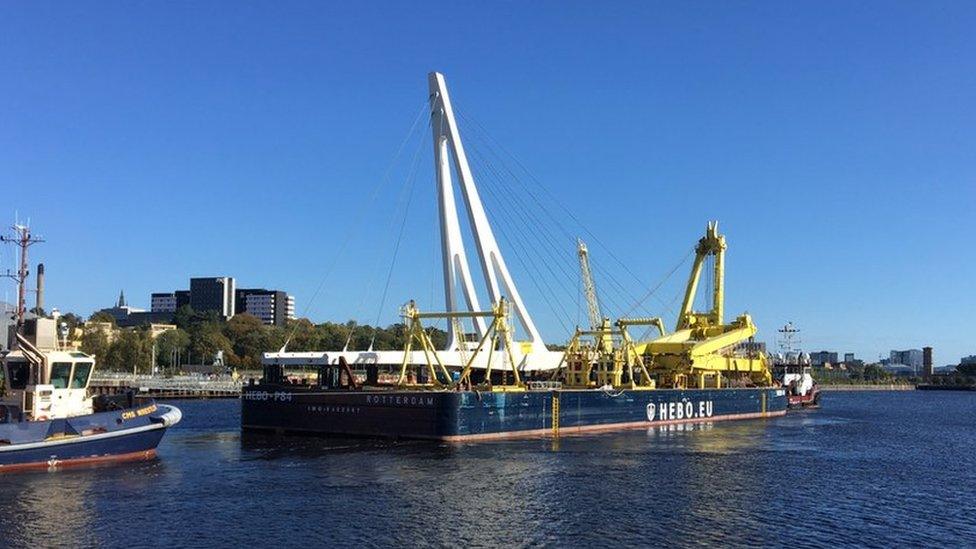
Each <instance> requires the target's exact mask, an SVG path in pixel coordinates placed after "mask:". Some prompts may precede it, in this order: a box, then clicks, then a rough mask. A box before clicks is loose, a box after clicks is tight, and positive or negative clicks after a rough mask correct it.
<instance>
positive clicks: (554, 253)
mask: <svg viewBox="0 0 976 549" xmlns="http://www.w3.org/2000/svg"><path fill="white" fill-rule="evenodd" d="M472 151H474V152H475V157H476V158H477V157H478V156H479V153H477V149H472ZM488 180H489V181H490V179H488ZM486 188H487V189H488V190H489V192H490V193H491V194H490V196H491V197H492V198H493V199H494V200H496V201H497V202H499V203H502V200H501V199H500V198H499V195H500V194H502V193H504V192H505V191H504V190H496V189H494V188H493V187H492V186H491V185H488V186H486ZM507 194H509V195H512V194H513V193H511V192H508V193H507ZM515 196H517V195H515ZM515 204H516V205H517V207H518V209H519V210H521V211H516V208H511V210H512V213H513V214H514V215H516V216H518V215H521V216H522V217H524V218H528V219H530V220H532V219H534V218H533V216H532V213H531V211H525V205H524V204H521V203H518V202H517V201H516V202H515ZM498 210H499V211H506V210H507V209H506V208H499V209H498ZM523 224H524V223H519V222H512V223H502V224H501V225H500V226H501V227H503V228H504V227H506V226H507V225H511V226H512V227H514V228H515V230H517V231H518V232H519V236H520V237H521V238H520V242H519V243H518V244H521V245H518V244H516V243H511V242H510V243H509V246H510V247H512V248H513V250H514V251H516V252H517V253H520V260H521V261H522V263H523V265H525V264H532V265H535V264H536V263H538V262H530V261H528V260H526V259H525V255H523V254H521V252H519V248H524V249H531V248H530V243H532V242H533V240H534V239H532V238H531V237H529V236H527V235H526V231H527V230H528V229H526V228H525V227H523ZM538 233H539V234H542V235H543V236H545V237H546V239H547V240H548V241H549V245H548V246H545V245H544V246H543V247H542V252H543V253H535V254H534V255H535V256H538V257H542V258H543V261H541V263H542V264H543V265H544V266H545V267H546V269H547V270H548V271H549V273H550V275H551V277H550V278H552V279H555V280H560V281H564V283H562V284H560V285H559V287H560V288H561V289H562V291H563V292H564V293H565V295H566V297H568V298H569V301H570V302H572V300H573V299H574V296H575V295H576V291H575V288H574V287H573V284H572V283H571V282H569V281H570V280H573V279H574V278H576V277H578V273H577V274H574V273H576V272H577V270H576V269H574V268H571V269H567V268H566V266H565V263H564V261H569V260H568V258H567V257H566V256H565V255H563V254H559V253H558V250H559V249H560V248H561V247H560V246H558V245H557V244H556V243H555V242H554V241H553V237H552V235H551V234H547V233H545V231H544V227H541V226H540V227H539V231H538ZM546 256H548V259H549V260H546V259H547V258H546ZM553 264H556V265H557V266H558V267H559V269H560V270H561V271H562V276H559V275H557V273H556V272H555V271H554V270H553V267H552V265H553ZM526 268H528V267H527V266H526ZM542 280H543V281H547V280H548V279H547V278H542ZM545 284H546V286H547V287H549V284H548V282H545ZM536 285H537V286H538V284H536ZM550 288H551V287H550ZM555 293H556V292H555V291H551V294H552V298H553V299H554V300H556V301H557V303H558V304H559V306H560V309H562V311H563V314H564V317H565V318H566V319H569V318H571V317H572V315H570V314H569V313H568V311H567V310H566V309H565V307H564V306H563V305H562V300H559V299H558V298H557V296H556V295H555ZM550 307H551V306H550ZM560 323H561V324H562V320H560ZM563 327H564V329H566V328H567V327H566V325H565V324H563Z"/></svg>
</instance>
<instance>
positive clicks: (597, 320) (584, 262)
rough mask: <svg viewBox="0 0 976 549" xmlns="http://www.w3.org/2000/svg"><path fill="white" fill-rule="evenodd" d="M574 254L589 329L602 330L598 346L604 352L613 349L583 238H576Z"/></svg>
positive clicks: (608, 322) (607, 319)
mask: <svg viewBox="0 0 976 549" xmlns="http://www.w3.org/2000/svg"><path fill="white" fill-rule="evenodd" d="M576 242H577V246H576V255H577V256H578V257H579V264H580V277H581V278H582V279H583V295H584V297H586V310H587V313H588V315H589V317H590V330H593V331H602V332H604V333H603V335H602V336H600V347H601V350H602V351H604V352H612V351H613V336H612V335H611V333H610V319H609V318H607V317H604V316H603V311H602V310H601V308H600V300H599V298H598V297H597V294H596V283H595V282H594V281H593V271H591V270H590V252H589V250H588V249H587V248H586V243H585V242H583V239H581V238H577V239H576Z"/></svg>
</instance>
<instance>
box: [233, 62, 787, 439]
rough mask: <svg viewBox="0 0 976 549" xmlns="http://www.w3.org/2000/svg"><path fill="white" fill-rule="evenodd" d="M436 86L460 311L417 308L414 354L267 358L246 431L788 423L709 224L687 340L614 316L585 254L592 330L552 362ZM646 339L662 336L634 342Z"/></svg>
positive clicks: (686, 308) (687, 307)
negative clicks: (466, 228) (437, 337)
mask: <svg viewBox="0 0 976 549" xmlns="http://www.w3.org/2000/svg"><path fill="white" fill-rule="evenodd" d="M429 85H430V95H429V97H430V108H431V113H430V114H431V125H430V127H431V129H432V130H433V133H434V135H433V137H434V164H435V169H436V184H437V189H438V193H437V194H438V212H439V217H440V232H441V251H442V262H443V273H444V292H445V311H444V312H421V311H420V310H419V308H418V307H417V305H416V303H415V302H413V301H411V302H409V303H408V304H407V305H405V306H404V307H403V308H402V310H401V316H402V317H403V319H404V328H405V342H404V348H403V349H402V350H398V351H378V350H373V349H372V348H370V349H368V350H366V351H349V350H346V349H343V350H341V351H334V352H332V351H328V352H289V351H287V350H285V348H282V349H281V350H280V351H278V352H274V353H265V355H264V357H263V360H262V362H263V366H264V371H263V375H262V378H261V379H260V380H251V382H250V383H249V384H248V385H247V386H245V387H244V389H243V392H242V399H241V428H242V430H244V431H264V432H272V433H310V434H320V435H339V436H368V437H388V438H411V439H433V440H441V441H466V440H486V439H496V438H512V437H526V436H560V435H565V434H577V433H587V432H599V431H608V430H615V429H635V428H648V427H653V426H656V425H667V424H676V423H706V422H715V421H724V420H740V419H760V418H768V417H773V416H779V415H783V414H785V413H786V409H787V404H788V399H787V395H786V389H784V387H783V386H782V385H780V384H778V383H776V382H774V380H773V377H772V375H771V372H770V369H769V364H768V361H767V357H766V355H765V353H764V352H762V351H759V350H758V347H757V346H756V345H754V344H753V343H754V342H753V337H754V336H755V334H756V332H757V328H756V326H755V324H753V322H752V319H751V317H750V316H749V315H748V314H743V315H739V316H738V317H736V318H735V319H733V320H731V321H728V322H727V321H726V320H725V315H724V299H725V296H724V274H725V261H724V257H725V250H726V241H725V237H724V236H722V235H721V234H719V232H718V223H717V222H711V223H709V224H708V226H707V228H706V231H705V235H704V236H703V237H702V238H701V239H700V240H699V241H698V243H697V245H696V246H695V262H694V265H693V267H692V269H691V275H690V277H689V279H688V284H687V287H686V289H685V293H684V301H683V304H682V307H681V310H680V312H679V314H678V318H677V322H676V324H675V326H674V329H673V330H672V331H671V332H668V331H667V330H666V328H665V324H664V322H663V320H662V319H661V318H657V317H655V318H620V319H617V320H616V321H614V322H611V321H610V319H609V318H605V317H603V315H602V312H601V310H600V307H599V303H598V300H597V294H596V289H595V284H594V283H593V280H592V277H591V275H590V269H589V255H588V251H587V250H586V248H585V246H584V245H583V243H582V242H579V250H578V254H579V259H580V269H581V272H582V277H581V278H582V280H583V281H584V288H585V294H586V299H587V305H588V309H589V312H590V319H589V320H590V323H589V326H588V327H587V328H586V329H581V328H577V329H576V331H575V333H574V334H573V336H572V339H571V340H570V342H569V344H568V345H567V346H566V348H565V350H558V351H556V350H551V349H549V348H548V347H547V346H546V345H545V343H544V342H543V341H542V338H541V335H540V333H539V331H538V330H537V329H536V327H535V324H534V322H533V321H532V318H531V315H530V314H529V311H528V309H527V308H526V305H525V303H524V302H523V301H522V298H521V296H520V295H519V292H518V290H517V288H516V286H515V282H514V280H513V279H512V277H511V274H510V273H509V271H508V268H507V267H506V264H505V260H504V257H503V255H502V252H501V250H500V248H499V246H498V243H497V241H496V239H495V236H494V232H493V230H492V227H491V225H490V224H489V223H488V217H487V214H486V212H485V210H484V206H483V204H482V201H481V198H480V196H479V193H478V189H477V187H476V186H475V184H474V178H473V175H472V173H471V169H470V167H469V166H468V164H467V155H466V153H465V151H464V147H463V145H462V143H461V138H460V134H459V131H458V126H457V122H456V121H455V119H454V111H453V108H452V106H451V102H450V98H449V96H448V92H447V87H446V84H445V82H444V77H443V75H441V74H439V73H431V74H430V75H429ZM452 168H453V169H452ZM455 173H456V174H457V176H458V177H459V179H460V183H459V185H460V188H461V191H462V195H463V198H464V203H465V206H466V209H467V214H468V219H469V220H470V225H471V228H472V232H473V237H474V242H475V244H476V246H477V254H478V257H479V259H480V264H481V267H482V274H483V279H484V281H485V282H486V284H487V292H486V293H487V294H488V296H489V298H490V300H491V306H490V308H488V309H482V308H481V307H480V306H479V305H478V299H479V297H478V296H479V293H481V292H479V291H478V290H477V289H476V288H475V287H474V286H473V283H472V277H471V273H470V268H469V266H468V262H467V255H466V251H465V246H464V239H463V238H462V236H461V232H460V230H461V229H460V227H461V223H460V222H459V219H458V212H457V205H456V203H455V198H454V196H455V189H454V182H453V180H452V177H453V174H455ZM706 264H708V265H710V266H711V267H710V269H709V270H706V269H705V265H706ZM703 272H704V273H706V276H703ZM703 279H704V280H707V281H708V282H710V283H711V288H709V290H708V294H707V295H708V296H709V297H710V300H708V301H707V302H708V303H709V305H710V308H709V309H708V310H706V311H700V312H699V311H695V310H694V309H693V305H694V302H695V297H696V296H697V295H698V289H699V282H701V281H702V280H703ZM482 291H483V290H482ZM462 297H463V301H464V303H465V304H466V305H467V307H466V308H464V307H463V305H462V304H461V301H462V299H461V298H462ZM429 319H438V320H441V321H446V324H447V326H448V333H447V335H448V337H447V343H446V346H443V345H434V343H433V341H432V340H431V338H430V333H429V331H428V330H427V328H426V327H425V326H424V322H425V321H426V320H429ZM463 322H468V323H470V324H469V326H470V328H469V329H468V328H467V327H465V326H462V323H463ZM634 327H642V328H644V329H647V330H651V329H652V328H656V329H657V330H658V332H659V333H658V335H657V336H656V337H653V338H650V339H641V338H634V337H632V336H631V334H630V329H631V328H634ZM516 334H517V335H516ZM286 346H287V344H286ZM370 347H372V346H370ZM309 372H311V373H309ZM383 376H385V377H386V378H385V379H382V378H383Z"/></svg>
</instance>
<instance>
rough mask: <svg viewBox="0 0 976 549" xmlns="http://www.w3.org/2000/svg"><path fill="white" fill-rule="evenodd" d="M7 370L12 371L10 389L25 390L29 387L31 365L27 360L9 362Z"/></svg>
mask: <svg viewBox="0 0 976 549" xmlns="http://www.w3.org/2000/svg"><path fill="white" fill-rule="evenodd" d="M7 371H8V372H9V373H10V385H9V388H10V389H18V390H23V389H26V388H27V381H28V379H30V366H28V364H27V363H26V362H9V363H7Z"/></svg>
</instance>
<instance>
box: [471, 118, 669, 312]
mask: <svg viewBox="0 0 976 549" xmlns="http://www.w3.org/2000/svg"><path fill="white" fill-rule="evenodd" d="M459 114H460V113H459ZM461 116H464V115H463V114H462V115H461ZM464 118H465V119H466V120H468V121H469V122H470V123H471V125H472V126H474V127H475V128H476V130H478V131H477V132H476V135H477V134H478V133H479V132H480V134H483V135H484V136H485V138H486V140H490V141H492V142H495V143H498V142H497V140H495V139H494V138H493V137H492V136H491V134H489V133H488V132H487V130H485V129H484V127H483V126H481V125H480V124H479V123H478V122H477V120H474V119H472V118H470V117H466V116H464ZM498 146H499V148H501V149H502V150H503V151H505V152H506V153H507V154H508V155H509V156H510V157H511V158H512V159H513V160H514V161H515V162H516V163H517V164H519V165H520V167H521V168H522V170H523V171H525V172H526V173H527V174H528V175H529V177H530V178H531V179H533V180H534V181H535V182H536V184H537V185H539V186H540V187H541V188H542V189H543V190H545V191H546V192H547V193H549V194H550V195H551V194H552V193H551V192H549V191H548V189H547V188H545V186H544V185H543V184H542V183H541V182H540V181H539V180H538V178H536V177H535V176H534V175H533V174H532V173H531V172H529V171H528V170H527V168H525V166H524V165H523V164H522V163H521V162H520V161H519V160H518V158H516V157H515V156H514V155H512V154H511V153H508V151H507V150H506V149H505V148H504V146H503V145H501V144H499V145H498ZM489 148H490V147H489ZM490 150H492V151H494V149H491V148H490ZM496 156H497V153H496ZM502 164H503V165H504V162H502ZM526 190H527V191H528V194H530V196H531V197H533V199H534V200H535V201H536V203H537V204H540V206H541V202H540V201H539V199H538V198H537V197H536V195H535V194H534V193H532V192H531V189H529V188H528V187H526ZM554 201H555V202H556V203H557V204H558V205H559V206H560V207H562V208H563V209H564V210H566V211H567V213H568V214H569V215H570V217H571V218H572V219H573V220H574V221H576V223H577V224H579V225H580V226H581V228H582V229H583V230H584V231H585V232H586V233H588V234H589V235H590V236H592V237H593V238H595V239H596V241H597V244H600V245H601V247H602V248H604V249H605V250H606V251H607V252H608V254H610V255H611V256H613V252H612V250H610V249H609V248H608V247H607V246H605V245H603V244H602V242H600V241H599V239H598V238H596V236H595V235H593V234H592V233H591V232H590V231H589V230H588V229H587V228H586V226H584V225H582V224H581V223H580V222H579V220H578V219H577V218H576V217H575V216H573V215H572V212H571V211H569V210H568V209H567V208H566V207H565V206H564V205H563V204H561V203H559V202H558V200H554ZM543 210H544V211H546V212H547V213H549V212H548V209H547V208H545V207H544V206H543ZM550 217H551V214H550ZM553 220H554V221H555V222H556V224H557V225H558V226H559V227H560V228H561V230H563V232H564V233H566V232H567V231H566V230H565V228H564V227H563V226H562V225H561V223H560V222H559V220H558V219H557V218H553ZM613 258H614V259H615V260H616V261H617V262H618V263H619V262H620V260H619V258H616V257H615V256H613ZM593 266H594V267H595V270H597V271H598V272H599V273H600V274H601V276H605V277H606V278H607V280H609V281H610V282H611V284H613V285H614V286H615V287H616V290H617V292H618V296H621V295H623V296H625V297H624V299H625V301H628V302H631V301H633V296H632V295H631V294H630V293H629V292H628V291H627V289H626V288H625V287H624V285H623V284H622V283H621V282H620V281H619V280H618V279H617V278H616V277H615V276H614V275H613V272H612V271H611V270H608V269H607V268H606V267H604V266H603V264H602V263H594V264H593ZM624 267H625V268H627V266H626V265H624ZM628 271H629V268H628ZM630 274H631V275H632V276H634V277H635V278H636V279H637V280H638V281H639V282H640V283H641V284H642V285H643V281H641V280H640V279H639V277H637V276H636V275H635V274H634V273H633V272H632V271H631V272H630ZM669 276H670V274H669ZM665 280H667V278H665ZM614 286H610V287H611V288H614ZM658 287H660V284H658V285H657V286H656V287H655V288H653V289H651V290H650V291H648V292H646V293H645V294H644V297H642V298H641V299H640V300H637V302H638V303H640V304H643V303H644V302H645V301H646V299H647V298H648V297H651V296H654V297H655V299H657V300H658V302H660V303H661V305H662V306H664V308H665V309H666V310H667V311H668V312H672V313H673V311H671V306H670V305H669V304H668V303H667V302H665V301H664V300H662V299H661V298H660V297H658V296H657V295H656V294H655V292H656V290H657V288H658ZM639 306H640V305H637V306H635V307H631V308H629V310H628V313H627V315H629V314H630V313H632V312H633V310H634V309H635V308H637V307H639ZM625 316H626V315H625Z"/></svg>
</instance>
